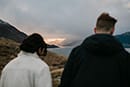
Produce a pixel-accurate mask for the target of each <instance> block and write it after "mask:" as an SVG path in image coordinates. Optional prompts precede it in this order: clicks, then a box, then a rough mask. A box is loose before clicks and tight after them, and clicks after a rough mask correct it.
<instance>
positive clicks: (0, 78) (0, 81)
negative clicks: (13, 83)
mask: <svg viewBox="0 0 130 87" xmlns="http://www.w3.org/2000/svg"><path fill="white" fill-rule="evenodd" d="M3 84H4V77H3V74H2V75H1V77H0V87H4V86H3Z"/></svg>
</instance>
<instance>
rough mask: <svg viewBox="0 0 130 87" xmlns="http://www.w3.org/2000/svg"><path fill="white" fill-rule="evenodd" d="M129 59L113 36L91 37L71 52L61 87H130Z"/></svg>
mask: <svg viewBox="0 0 130 87" xmlns="http://www.w3.org/2000/svg"><path fill="white" fill-rule="evenodd" d="M128 58H130V54H129V53H128V52H126V51H125V49H124V48H123V46H122V45H121V44H120V42H118V41H117V40H116V39H115V38H114V37H113V36H111V35H106V34H96V35H92V36H90V37H88V38H86V39H85V40H84V41H83V43H82V44H81V45H80V46H78V47H76V48H74V49H73V50H72V52H71V54H70V56H69V59H68V61H67V63H66V65H65V69H64V71H63V74H62V77H61V84H60V85H59V87H130V86H128V85H129V84H128V83H130V80H129V78H130V77H129V76H128V73H130V72H129V71H128V66H129V64H130V63H129V64H128V62H129V61H128ZM129 69H130V68H129Z"/></svg>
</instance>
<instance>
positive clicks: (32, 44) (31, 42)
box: [20, 33, 47, 56]
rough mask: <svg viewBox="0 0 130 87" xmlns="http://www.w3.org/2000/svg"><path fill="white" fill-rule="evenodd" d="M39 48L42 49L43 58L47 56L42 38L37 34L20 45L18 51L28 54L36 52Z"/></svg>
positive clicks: (45, 45)
mask: <svg viewBox="0 0 130 87" xmlns="http://www.w3.org/2000/svg"><path fill="white" fill-rule="evenodd" d="M39 48H44V56H45V55H46V54H47V44H46V43H45V41H44V40H43V38H42V36H41V35H39V34H37V33H33V34H31V35H30V36H28V37H27V38H26V39H24V40H23V42H22V44H21V45H20V50H23V51H25V52H30V53H34V52H38V50H39Z"/></svg>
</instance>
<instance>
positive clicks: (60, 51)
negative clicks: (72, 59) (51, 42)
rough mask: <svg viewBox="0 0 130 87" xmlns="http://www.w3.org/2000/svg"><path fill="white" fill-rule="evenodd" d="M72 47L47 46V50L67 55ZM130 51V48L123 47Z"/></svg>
mask: <svg viewBox="0 0 130 87" xmlns="http://www.w3.org/2000/svg"><path fill="white" fill-rule="evenodd" d="M72 49H73V47H65V48H48V50H49V51H52V52H55V53H57V54H60V55H63V56H66V57H68V56H69V54H70V52H71V50H72ZM125 49H126V50H127V51H128V52H129V53H130V48H125Z"/></svg>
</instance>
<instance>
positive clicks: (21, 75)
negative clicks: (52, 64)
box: [0, 51, 52, 87]
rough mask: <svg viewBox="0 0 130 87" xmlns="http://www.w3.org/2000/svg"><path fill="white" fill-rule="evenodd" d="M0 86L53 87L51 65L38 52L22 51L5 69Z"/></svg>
mask: <svg viewBox="0 0 130 87" xmlns="http://www.w3.org/2000/svg"><path fill="white" fill-rule="evenodd" d="M0 87H52V79H51V74H50V71H49V67H48V65H47V64H46V63H45V62H44V61H42V60H41V59H40V58H39V57H38V55H37V54H36V53H34V54H32V53H26V52H23V51H21V52H20V54H19V55H18V57H17V58H15V59H13V60H12V61H11V62H9V63H8V64H7V65H6V66H5V68H4V69H3V71H2V76H1V80H0Z"/></svg>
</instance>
